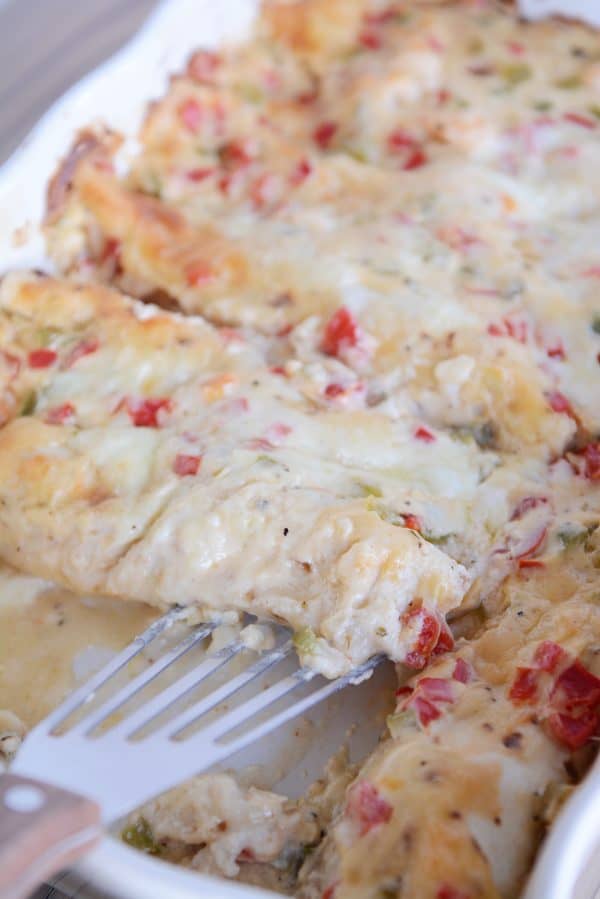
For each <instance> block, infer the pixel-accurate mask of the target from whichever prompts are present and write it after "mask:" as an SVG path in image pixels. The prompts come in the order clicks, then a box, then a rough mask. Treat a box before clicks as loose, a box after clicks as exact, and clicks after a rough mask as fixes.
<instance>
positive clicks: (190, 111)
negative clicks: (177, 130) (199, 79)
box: [178, 97, 203, 134]
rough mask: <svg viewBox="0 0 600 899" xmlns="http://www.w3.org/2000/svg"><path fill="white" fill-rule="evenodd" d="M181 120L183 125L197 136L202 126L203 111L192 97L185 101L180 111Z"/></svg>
mask: <svg viewBox="0 0 600 899" xmlns="http://www.w3.org/2000/svg"><path fill="white" fill-rule="evenodd" d="M178 113H179V118H180V120H181V122H182V124H183V125H185V127H186V128H187V130H188V131H190V132H191V133H192V134H197V133H198V131H200V128H201V126H202V118H203V110H202V107H201V106H200V104H199V103H198V101H197V100H195V99H194V98H193V97H190V99H189V100H184V101H183V103H182V104H181V106H180V107H179V110H178Z"/></svg>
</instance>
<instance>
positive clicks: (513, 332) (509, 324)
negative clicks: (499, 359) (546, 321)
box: [504, 316, 529, 343]
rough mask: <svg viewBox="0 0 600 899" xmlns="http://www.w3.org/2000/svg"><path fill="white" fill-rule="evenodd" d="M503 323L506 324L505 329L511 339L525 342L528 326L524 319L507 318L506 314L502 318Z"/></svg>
mask: <svg viewBox="0 0 600 899" xmlns="http://www.w3.org/2000/svg"><path fill="white" fill-rule="evenodd" d="M504 324H505V325H506V330H507V331H508V336H509V337H512V338H513V340H518V341H519V343H527V338H528V336H529V327H528V325H527V322H526V321H523V320H522V319H515V318H509V317H508V316H507V317H506V318H505V319H504Z"/></svg>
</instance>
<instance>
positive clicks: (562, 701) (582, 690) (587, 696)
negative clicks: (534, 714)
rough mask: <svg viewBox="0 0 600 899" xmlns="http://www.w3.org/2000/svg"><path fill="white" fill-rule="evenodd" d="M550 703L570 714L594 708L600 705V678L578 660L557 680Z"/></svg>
mask: <svg viewBox="0 0 600 899" xmlns="http://www.w3.org/2000/svg"><path fill="white" fill-rule="evenodd" d="M550 702H551V703H552V705H553V707H554V708H558V709H564V710H566V711H569V712H570V711H572V710H573V709H577V708H593V707H595V706H597V705H599V704H600V678H597V677H596V676H595V675H594V674H592V672H591V671H588V670H587V668H585V667H584V666H583V665H582V664H581V662H580V661H579V659H576V660H575V661H574V662H573V664H571V665H569V667H568V668H565V670H564V671H562V672H561V673H560V674H559V675H558V677H557V678H556V682H555V684H554V687H553V689H552V693H551V694H550Z"/></svg>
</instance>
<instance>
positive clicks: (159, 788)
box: [0, 608, 379, 899]
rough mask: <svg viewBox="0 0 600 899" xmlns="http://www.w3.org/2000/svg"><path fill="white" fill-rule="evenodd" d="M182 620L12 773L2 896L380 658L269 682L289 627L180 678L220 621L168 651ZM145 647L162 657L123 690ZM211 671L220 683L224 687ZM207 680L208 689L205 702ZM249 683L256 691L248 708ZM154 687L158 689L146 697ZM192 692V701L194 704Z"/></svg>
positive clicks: (4, 804) (164, 623) (72, 706)
mask: <svg viewBox="0 0 600 899" xmlns="http://www.w3.org/2000/svg"><path fill="white" fill-rule="evenodd" d="M181 617H182V612H181V610H179V609H176V608H175V609H172V610H171V611H169V612H168V613H167V614H166V615H164V616H163V617H162V618H159V619H158V620H157V621H155V622H154V623H153V624H152V625H151V626H150V627H149V628H148V629H147V630H146V631H145V632H144V633H143V634H141V636H139V637H137V638H136V639H135V640H134V641H133V643H131V644H130V645H129V646H128V647H127V648H126V649H124V650H123V652H121V653H120V654H119V655H117V656H116V657H115V658H113V659H112V660H111V661H110V662H109V664H108V665H106V666H105V667H104V668H103V669H102V670H101V671H99V672H98V673H97V674H96V675H94V676H93V677H92V678H91V680H90V681H89V682H88V683H87V684H85V685H84V686H83V687H81V688H80V689H78V690H76V691H75V692H74V693H73V694H72V695H71V696H69V697H68V699H67V700H66V701H65V702H64V703H63V704H62V705H61V706H60V707H59V708H58V709H56V710H55V711H54V712H53V713H52V714H50V715H49V716H48V717H47V718H46V719H45V720H44V721H42V722H41V723H40V724H38V725H37V726H36V727H35V728H34V729H33V730H32V731H31V733H30V734H29V736H28V737H27V739H26V740H25V742H24V744H23V746H22V747H21V749H20V751H19V753H18V755H17V758H16V760H15V762H14V764H13V765H12V767H11V772H10V773H9V774H4V775H0V897H1V899H8V897H10V899H17V897H21V896H24V895H26V894H27V892H28V891H30V890H31V889H33V888H34V887H35V886H36V885H37V884H38V883H39V882H41V880H43V879H44V878H45V877H48V876H49V875H51V874H52V873H54V872H55V871H57V870H59V869H60V868H63V867H65V866H66V865H67V864H69V863H70V862H72V861H74V860H75V859H76V858H78V857H79V856H80V855H82V854H83V853H85V852H86V851H87V850H88V849H91V848H92V846H93V845H94V843H95V842H96V841H97V840H98V839H99V837H100V835H101V829H102V825H103V824H108V823H109V822H111V821H114V820H115V819H116V818H119V817H120V816H122V815H123V814H125V813H126V812H129V811H131V810H132V809H134V808H135V807H136V806H138V805H140V804H142V803H144V802H145V801H147V800H148V799H150V798H152V796H155V795H157V794H158V793H162V792H163V791H164V790H167V789H169V788H170V787H173V786H175V784H177V783H181V782H182V781H183V780H185V779H187V778H189V777H191V776H192V775H194V774H197V773H199V772H200V771H205V770H206V769H207V768H210V767H211V766H212V765H214V764H215V763H216V762H219V761H221V760H222V759H224V758H226V757H227V756H229V755H231V754H233V753H234V752H237V751H238V750H240V749H242V748H243V747H245V746H247V745H248V744H249V743H251V742H254V741H256V740H258V739H259V737H262V736H263V735H264V734H266V733H268V732H269V731H271V730H273V729H274V728H276V727H278V726H279V725H281V724H284V723H285V722H286V721H289V720H290V719H291V718H293V717H294V716H296V715H299V714H301V713H302V712H304V711H306V710H307V709H309V708H310V707H311V706H313V705H315V704H316V703H318V702H320V701H321V700H323V699H325V698H326V697H328V696H330V695H331V694H332V693H334V692H336V691H337V690H340V689H341V688H342V687H344V686H346V685H347V684H350V683H359V682H360V681H361V680H364V678H365V677H367V676H368V675H369V674H370V672H371V671H372V670H373V669H374V668H375V666H376V664H377V663H378V661H379V658H373V659H370V660H369V661H368V662H366V663H365V664H364V665H362V666H361V667H360V668H357V669H356V670H354V671H353V672H351V673H350V674H347V675H345V676H344V677H342V678H339V679H337V680H334V681H327V680H325V679H324V678H322V677H319V676H317V675H315V672H313V671H311V670H308V669H305V668H299V667H296V668H295V669H293V670H292V672H291V673H288V674H286V675H285V676H281V677H279V678H278V679H275V680H274V682H273V683H272V684H271V685H270V686H268V687H267V688H264V687H263V686H262V683H261V681H262V679H261V675H264V674H265V672H267V671H268V670H269V669H274V670H276V666H278V665H279V664H280V663H282V661H283V660H285V659H286V658H287V657H288V656H292V653H293V644H292V641H291V639H290V638H289V632H286V631H285V630H284V629H283V628H280V629H279V631H278V640H277V642H276V645H275V648H274V649H272V650H270V651H268V652H266V653H263V654H262V655H259V656H258V658H257V657H256V655H253V657H252V658H251V660H250V661H249V663H247V664H245V665H244V664H243V662H244V661H246V662H248V660H247V658H246V659H244V657H247V656H248V652H247V651H246V652H244V650H245V646H244V644H243V643H242V642H241V641H239V640H237V641H234V642H230V643H229V644H228V645H226V646H224V647H223V648H222V649H220V650H218V651H217V652H215V653H210V651H209V652H207V653H204V655H203V656H202V657H201V659H200V661H199V663H198V664H196V665H194V666H193V667H192V668H191V669H189V670H187V671H186V672H185V673H183V674H181V675H178V674H177V664H181V662H182V660H184V659H185V657H186V656H188V658H189V655H190V654H191V653H190V650H192V649H193V648H194V647H196V648H198V647H201V646H202V644H203V643H204V642H205V641H207V639H208V638H209V636H210V635H211V633H212V631H213V630H214V628H215V625H213V624H205V625H200V626H198V627H196V628H194V629H192V630H191V632H188V634H187V635H186V636H185V638H184V639H183V640H181V641H180V642H178V643H176V645H175V646H172V647H170V648H169V647H161V642H164V639H165V637H167V636H168V632H169V630H170V629H171V628H172V626H173V625H174V624H175V623H176V622H178V621H179V620H180V619H181ZM159 638H160V639H159ZM142 652H144V655H146V654H147V653H148V652H155V653H156V655H157V657H156V659H155V661H153V663H152V664H150V665H149V667H146V668H144V670H142V672H141V673H139V674H137V676H134V677H133V678H132V679H130V680H129V681H127V682H126V683H125V685H124V686H123V685H122V680H123V675H124V673H125V672H126V670H127V669H128V667H129V665H130V663H131V662H132V660H133V659H135V658H136V657H139V656H140V653H142ZM234 660H235V661H234ZM188 668H189V666H188ZM165 675H167V676H166V680H167V684H166V685H162V686H161V683H160V681H161V680H165ZM168 675H172V677H171V678H170V682H169V677H168ZM228 675H229V676H228ZM209 678H214V679H215V680H216V681H218V683H217V684H216V685H214V686H212V684H211V681H208V679H209ZM119 680H120V681H121V683H120V684H119ZM204 682H206V684H205V683H204ZM201 685H202V687H204V688H206V687H208V690H206V689H205V692H204V693H203V695H202V697H201V698H200V699H198V700H195V699H194V697H193V695H192V694H193V693H194V691H197V689H198V688H201ZM211 687H212V689H211ZM245 687H248V688H249V690H251V692H250V694H249V695H248V696H246V698H245V699H243V700H242V701H241V704H240V703H239V702H238V703H237V704H236V700H237V699H239V697H240V696H243V695H244V694H241V693H240V691H242V690H243V688H245ZM152 688H155V689H154V695H151V696H150V698H149V699H144V695H145V694H146V693H147V692H148V691H150V692H151V691H152ZM138 694H140V695H139V696H138ZM299 694H301V695H299ZM188 695H189V698H190V699H191V700H192V701H191V702H188V704H187V705H185V702H183V700H184V699H185V697H187V696H188ZM136 698H139V702H137V703H136V702H135V700H136ZM225 700H227V703H228V706H227V707H226V708H223V707H222V703H223V702H224V701H225ZM176 704H177V705H179V706H181V705H183V708H180V709H178V708H177V705H176ZM171 712H174V714H171V715H170V717H169V714H170V713H171ZM165 719H167V720H165ZM194 728H195V730H194ZM189 731H191V733H189Z"/></svg>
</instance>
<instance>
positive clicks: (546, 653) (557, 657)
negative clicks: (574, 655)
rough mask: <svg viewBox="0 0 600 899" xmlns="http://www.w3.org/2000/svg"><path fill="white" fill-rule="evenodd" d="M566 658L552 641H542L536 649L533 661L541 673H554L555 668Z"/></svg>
mask: <svg viewBox="0 0 600 899" xmlns="http://www.w3.org/2000/svg"><path fill="white" fill-rule="evenodd" d="M566 658H567V653H566V652H565V650H564V649H563V648H562V646H559V644H558V643H554V642H553V641H552V640H544V641H543V643H540V645H539V646H538V647H537V648H536V650H535V652H534V654H533V661H534V663H535V664H536V665H537V667H538V668H541V669H542V671H556V668H557V666H558V665H559V664H560V663H561V662H562V661H564V660H565V659H566Z"/></svg>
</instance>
